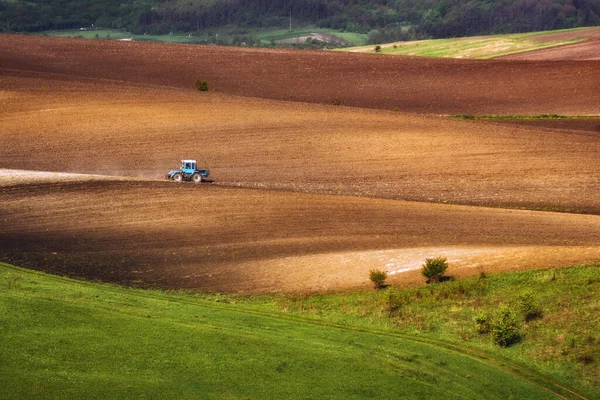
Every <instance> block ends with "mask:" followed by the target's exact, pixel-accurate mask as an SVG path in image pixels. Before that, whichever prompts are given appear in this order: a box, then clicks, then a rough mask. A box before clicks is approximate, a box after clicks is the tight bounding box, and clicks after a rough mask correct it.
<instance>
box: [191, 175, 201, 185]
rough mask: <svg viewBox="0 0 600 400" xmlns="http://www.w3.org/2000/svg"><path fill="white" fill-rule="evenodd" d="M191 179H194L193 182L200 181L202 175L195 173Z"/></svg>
mask: <svg viewBox="0 0 600 400" xmlns="http://www.w3.org/2000/svg"><path fill="white" fill-rule="evenodd" d="M192 181H194V183H200V182H202V177H201V176H200V174H199V173H195V174H194V175H192Z"/></svg>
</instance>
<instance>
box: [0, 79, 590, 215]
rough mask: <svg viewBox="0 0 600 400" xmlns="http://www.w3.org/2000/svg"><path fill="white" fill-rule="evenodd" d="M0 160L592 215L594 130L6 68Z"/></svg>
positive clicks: (0, 163)
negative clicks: (182, 165) (184, 164)
mask: <svg viewBox="0 0 600 400" xmlns="http://www.w3.org/2000/svg"><path fill="white" fill-rule="evenodd" d="M0 85H1V86H2V87H4V88H5V90H4V91H3V93H4V94H5V96H7V97H8V98H7V99H6V100H4V101H3V102H2V109H3V112H2V114H0V122H1V124H2V130H1V131H0V139H1V140H2V143H3V145H2V147H0V168H13V169H29V170H41V171H61V172H77V173H88V174H105V175H125V176H139V177H147V178H162V177H163V175H164V174H165V173H166V171H167V170H168V169H171V168H176V167H178V165H179V160H181V159H182V158H198V159H199V160H200V162H201V164H203V165H204V166H208V167H210V168H211V169H212V171H213V175H212V177H213V178H214V179H215V180H216V182H218V184H220V185H234V186H245V187H253V188H269V189H286V190H294V191H304V192H312V193H315V192H318V193H327V194H342V195H357V196H368V197H379V198H389V199H404V200H415V201H425V202H439V203H444V202H447V203H459V204H473V205H488V206H508V207H525V208H534V209H541V210H563V211H577V212H588V213H600V198H599V197H598V196H597V193H599V192H600V179H599V177H600V163H598V162H597V160H598V153H599V152H600V137H599V136H598V135H596V134H586V133H584V132H581V133H578V132H576V131H555V130H547V129H534V128H527V127H520V126H516V127H515V126H503V125H499V124H495V123H483V122H469V121H458V120H452V119H448V118H440V117H424V116H417V115H405V114H399V113H394V112H383V111H373V110H361V109H354V108H345V107H334V106H326V107H323V106H316V105H307V104H298V103H282V102H275V101H266V100H255V99H245V98H232V97H228V96H224V95H221V94H199V93H194V92H189V91H185V90H178V89H169V88H155V87H147V86H137V87H136V86H124V85H116V84H107V83H105V82H101V81H94V80H87V81H85V82H70V81H68V80H65V79H63V78H60V79H58V80H55V79H54V77H53V76H46V75H40V74H30V75H29V76H27V75H25V76H23V75H16V74H13V73H10V72H7V73H6V74H4V75H3V76H2V77H0Z"/></svg>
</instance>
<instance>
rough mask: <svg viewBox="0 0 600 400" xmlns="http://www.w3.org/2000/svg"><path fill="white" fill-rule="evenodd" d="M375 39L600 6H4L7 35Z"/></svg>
mask: <svg viewBox="0 0 600 400" xmlns="http://www.w3.org/2000/svg"><path fill="white" fill-rule="evenodd" d="M290 17H291V18H292V21H293V24H294V26H296V27H299V26H307V25H311V26H318V27H321V28H332V29H340V30H346V31H351V32H362V33H367V32H370V38H369V41H370V42H372V43H382V42H388V41H396V40H409V39H414V38H423V37H434V38H442V37H456V36H468V35H477V34H489V33H510V32H526V31H537V30H549V29H561V28H573V27H579V26H591V25H600V0H496V1H492V0H470V1H467V0H374V1H366V0H0V30H2V31H17V32H21V31H30V32H35V31H44V30H50V29H76V28H81V27H89V26H91V25H95V26H102V27H106V28H123V29H126V30H128V31H130V32H133V33H144V32H147V33H151V34H164V33H168V32H194V31H206V30H208V29H216V28H220V27H224V26H230V27H231V26H235V27H238V28H239V29H240V30H243V29H245V28H275V27H276V28H283V27H287V26H288V24H289V18H290Z"/></svg>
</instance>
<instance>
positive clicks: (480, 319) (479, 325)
mask: <svg viewBox="0 0 600 400" xmlns="http://www.w3.org/2000/svg"><path fill="white" fill-rule="evenodd" d="M473 322H475V328H476V329H477V332H479V333H481V334H482V335H484V334H486V333H490V331H491V330H492V326H491V324H490V317H489V316H488V315H487V314H486V313H485V312H483V311H481V312H480V313H479V314H477V315H476V316H475V317H474V318H473Z"/></svg>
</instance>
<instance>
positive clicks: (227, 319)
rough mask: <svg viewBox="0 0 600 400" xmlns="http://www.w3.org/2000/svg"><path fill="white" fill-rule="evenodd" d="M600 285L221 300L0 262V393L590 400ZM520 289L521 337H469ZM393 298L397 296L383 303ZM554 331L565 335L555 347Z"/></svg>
mask: <svg viewBox="0 0 600 400" xmlns="http://www.w3.org/2000/svg"><path fill="white" fill-rule="evenodd" d="M599 285H600V266H599V265H591V266H580V267H575V268H569V269H561V270H556V271H527V272H521V273H514V274H500V275H496V276H490V277H480V278H473V279H470V280H464V281H462V280H461V281H455V282H444V283H441V284H437V285H429V286H423V287H416V288H404V289H401V288H390V289H387V290H383V291H375V290H373V291H367V292H356V293H338V294H329V295H325V294H320V295H316V294H293V295H292V294H287V295H284V294H280V295H260V296H258V295H257V296H252V295H221V294H206V293H204V294H202V293H193V292H187V293H186V292H161V291H148V290H140V289H132V288H123V287H119V286H115V285H109V284H101V283H92V282H85V281H77V280H71V279H67V278H62V277H57V276H52V275H47V274H44V273H39V272H33V271H29V270H25V269H21V268H17V267H14V266H10V265H7V264H0V335H1V337H2V341H1V342H0V359H1V360H2V363H0V376H2V385H0V398H33V399H35V398H44V399H48V398H207V399H250V398H303V399H309V398H314V399H322V398H333V399H336V398H339V399H363V398H385V399H389V398H408V399H410V398H414V399H424V398H432V399H433V398H436V399H439V398H445V399H478V398H482V396H483V397H485V398H488V399H492V398H499V399H507V398H536V399H542V398H555V397H556V395H561V396H563V397H564V398H579V397H577V395H576V394H575V392H577V393H580V394H583V395H585V396H588V397H594V396H595V397H598V393H600V392H598V389H599V386H598V380H597V378H598V377H597V372H598V368H597V364H596V362H597V360H596V357H597V355H596V354H598V353H597V350H598V345H599V343H600V340H599V339H600V338H599V337H598V335H599V333H598V332H599V330H598V327H599V324H598V318H599V317H598V316H597V315H598V312H597V311H598V308H599V307H600V295H599V294H598V293H599V291H598V287H599ZM525 287H527V288H530V289H531V290H534V291H535V293H536V294H537V295H538V296H539V301H540V302H541V303H542V304H543V315H542V317H541V318H539V319H537V320H536V321H532V322H529V323H523V328H522V329H523V334H524V339H523V340H522V342H521V343H519V344H516V345H514V346H512V347H509V348H501V347H498V346H496V345H494V344H493V343H491V341H490V340H489V338H488V337H486V336H485V335H481V334H477V333H476V331H475V328H474V326H473V321H472V318H473V315H474V314H475V313H477V312H479V311H481V310H488V311H489V312H492V311H493V310H494V308H497V307H498V304H503V303H510V302H511V301H513V300H514V299H515V298H516V296H517V295H518V294H519V293H520V292H521V291H522V290H524V288H525ZM390 294H391V295H392V297H393V296H400V298H401V299H402V300H401V301H400V302H399V303H398V304H399V306H398V307H397V308H396V307H394V308H393V310H390V308H389V303H390ZM394 304H396V303H394ZM557 335H563V336H564V338H563V340H562V341H563V342H564V343H560V344H557V343H554V342H553V343H552V345H553V346H552V349H554V350H552V349H551V348H550V347H549V346H550V342H552V341H555V340H556V336H557ZM553 352H554V353H556V354H550V353H553ZM569 353H573V354H569ZM575 353H577V354H575ZM572 390H574V391H572Z"/></svg>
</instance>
